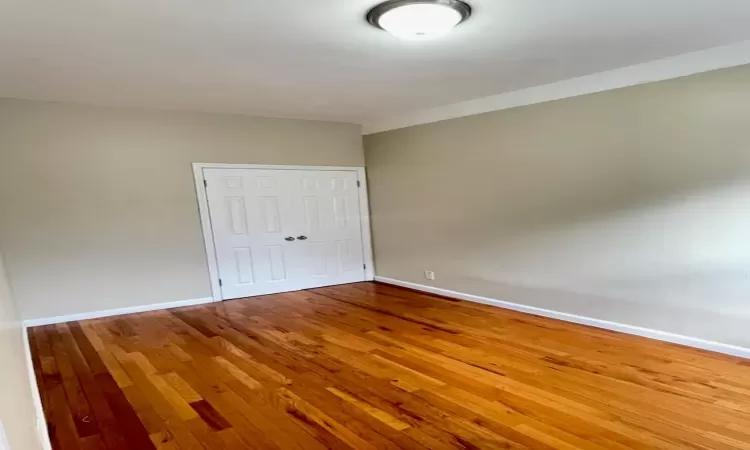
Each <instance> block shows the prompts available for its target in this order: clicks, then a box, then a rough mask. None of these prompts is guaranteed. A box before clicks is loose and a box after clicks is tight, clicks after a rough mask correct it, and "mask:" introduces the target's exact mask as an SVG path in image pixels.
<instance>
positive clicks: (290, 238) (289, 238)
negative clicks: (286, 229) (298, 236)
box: [284, 236, 294, 242]
mask: <svg viewBox="0 0 750 450" xmlns="http://www.w3.org/2000/svg"><path fill="white" fill-rule="evenodd" d="M284 240H285V241H289V242H292V241H293V240H294V238H293V237H292V236H287V237H285V238H284Z"/></svg>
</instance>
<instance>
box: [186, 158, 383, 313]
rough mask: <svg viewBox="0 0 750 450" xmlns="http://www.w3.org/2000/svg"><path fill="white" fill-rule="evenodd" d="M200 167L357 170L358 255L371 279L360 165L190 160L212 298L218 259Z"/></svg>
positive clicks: (366, 199)
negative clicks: (360, 228)
mask: <svg viewBox="0 0 750 450" xmlns="http://www.w3.org/2000/svg"><path fill="white" fill-rule="evenodd" d="M203 169H266V170H321V171H325V170H336V171H348V172H355V173H356V174H357V181H359V184H360V188H359V213H360V223H361V224H362V225H361V226H362V256H363V258H364V261H365V266H366V267H365V269H364V271H365V280H367V281H372V280H373V279H374V278H375V265H374V261H373V256H372V231H371V229H370V204H369V196H368V195H367V173H366V171H365V168H364V167H337V166H284V165H261V164H222V163H193V181H194V183H195V194H196V197H197V199H198V214H199V215H200V220H201V230H202V233H203V244H204V246H205V248H206V261H207V262H208V276H209V279H210V280H211V296H212V297H213V299H214V301H215V302H220V301H222V300H224V299H223V298H222V296H221V286H219V263H218V261H217V259H216V247H215V245H214V233H213V228H212V226H211V217H210V215H209V213H208V197H207V196H206V187H205V185H204V184H203V181H204V179H203Z"/></svg>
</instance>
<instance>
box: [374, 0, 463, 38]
mask: <svg viewBox="0 0 750 450" xmlns="http://www.w3.org/2000/svg"><path fill="white" fill-rule="evenodd" d="M469 16H471V6H469V5H468V4H467V3H464V2H462V1H460V0H390V1H387V2H385V3H381V4H379V5H378V6H376V7H374V8H372V9H371V10H370V12H369V13H367V21H368V22H370V24H372V25H374V26H376V27H378V28H382V29H384V30H385V31H387V32H389V33H391V34H392V35H394V36H396V37H399V38H401V39H428V38H432V37H436V36H440V35H442V34H445V33H447V32H449V31H450V30H451V29H453V27H455V26H456V25H458V24H459V23H461V22H463V21H464V20H466V19H468V18H469Z"/></svg>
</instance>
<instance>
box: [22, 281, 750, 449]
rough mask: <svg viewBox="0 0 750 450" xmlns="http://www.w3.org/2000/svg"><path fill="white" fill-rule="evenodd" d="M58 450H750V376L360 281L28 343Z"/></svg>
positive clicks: (684, 354)
mask: <svg viewBox="0 0 750 450" xmlns="http://www.w3.org/2000/svg"><path fill="white" fill-rule="evenodd" d="M29 338H30V340H31V345H32V349H33V350H32V353H33V359H34V366H35V369H36V375H37V378H38V381H39V389H40V391H41V394H42V400H43V403H44V407H45V413H46V418H47V423H48V424H49V429H50V434H51V439H52V442H53V447H54V449H56V450H73V449H85V450H90V449H111V450H119V449H130V450H133V449H138V450H141V449H154V448H158V449H171V450H173V449H210V450H217V449H284V450H286V449H299V450H316V449H325V448H329V449H365V450H372V449H428V448H429V449H464V450H474V449H499V448H511V449H521V448H529V449H553V448H554V449H645V448H660V449H750V362H748V361H747V360H742V359H738V358H731V357H728V356H723V355H718V354H712V353H708V352H703V351H700V350H694V349H690V348H686V347H680V346H677V345H671V344H666V343H662V342H658V341H652V340H648V339H643V338H638V337H633V336H628V335H624V334H618V333H613V332H608V331H604V330H598V329H594V328H588V327H584V326H579V325H574V324H569V323H565V322H559V321H555V320H550V319H545V318H540V317H535V316H530V315H525V314H521V313H516V312H512V311H507V310H503V309H497V308H493V307H489V306H483V305H476V304H472V303H467V302H460V301H452V300H447V299H441V298H437V297H434V296H430V295H426V294H425V295H422V294H418V293H415V292H412V291H407V290H404V289H400V288H396V287H391V286H385V285H378V284H372V283H360V284H355V285H345V286H335V287H330V288H321V289H314V290H310V291H303V292H295V293H289V294H279V295H270V296H264V297H257V298H250V299H243V300H234V301H228V302H223V303H220V304H211V305H206V306H196V307H189V308H179V309H172V310H163V311H156V312H150V313H143V314H135V315H129V316H120V317H114V318H108V319H98V320H89V321H81V322H71V323H67V324H60V325H51V326H45V327H38V328H33V329H31V330H30V333H29Z"/></svg>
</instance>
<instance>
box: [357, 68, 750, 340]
mask: <svg viewBox="0 0 750 450" xmlns="http://www.w3.org/2000/svg"><path fill="white" fill-rule="evenodd" d="M365 152H366V161H367V168H368V177H369V190H370V198H371V209H372V224H373V237H374V245H375V258H376V273H377V275H378V276H382V277H389V278H395V279H400V280H403V281H409V282H414V283H420V284H428V285H433V286H435V287H439V288H444V289H450V290H454V291H460V292H465V293H469V294H475V295H481V296H486V297H491V298H497V299H501V300H506V301H510V302H515V303H521V304H528V305H531V306H538V307H542V308H547V309H553V310H557V311H562V312H569V313H573V314H579V315H584V316H589V317H594V318H599V319H605V320H611V321H616V322H620V323H625V324H629V325H637V326H642V327H647V328H654V329H658V330H663V331H669V332H673V333H679V334H684V335H688V336H694V337H699V338H702V339H709V340H715V341H719V342H724V343H729V344H735V345H740V346H745V347H750V334H748V333H747V332H746V330H747V327H748V325H750V301H748V299H747V293H748V292H750V68H748V67H740V68H735V69H726V70H721V71H716V72H711V73H706V74H701V75H696V76H691V77H686V78H680V79H675V80H670V81H665V82H659V83H653V84H648V85H643V86H637V87H630V88H624V89H620V90H614V91H609V92H603V93H598V94H592V95H587V96H582V97H577V98H570V99H565V100H559V101H554V102H549V103H545V104H539V105H532V106H526V107H519V108H515V109H509V110H504V111H498V112H493V113H487V114H482V115H476V116H471V117H465V118H460V119H454V120H448V121H443V122H438V123H433V124H428V125H421V126H415V127H411V128H405V129H401V130H394V131H389V132H384V133H379V134H374V135H370V136H366V137H365ZM426 269H427V270H432V271H434V272H435V273H436V280H435V281H434V282H430V281H427V280H425V279H424V275H423V271H424V270H426Z"/></svg>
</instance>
